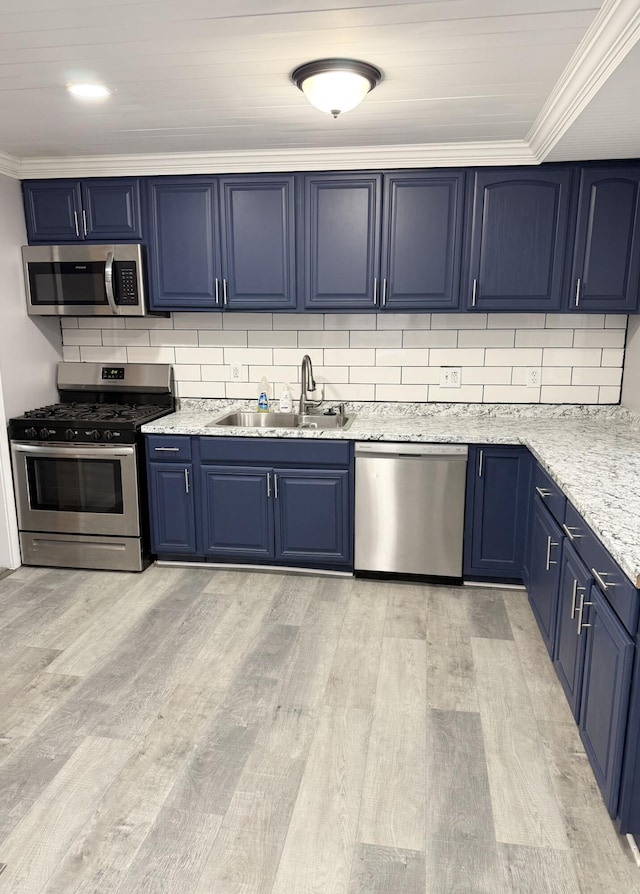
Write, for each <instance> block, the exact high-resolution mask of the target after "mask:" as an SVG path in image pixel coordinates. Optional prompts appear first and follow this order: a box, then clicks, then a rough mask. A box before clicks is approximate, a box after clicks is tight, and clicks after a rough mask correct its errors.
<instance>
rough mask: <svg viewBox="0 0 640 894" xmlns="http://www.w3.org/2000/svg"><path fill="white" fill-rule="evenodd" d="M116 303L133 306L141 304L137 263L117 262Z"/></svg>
mask: <svg viewBox="0 0 640 894" xmlns="http://www.w3.org/2000/svg"><path fill="white" fill-rule="evenodd" d="M113 266H114V273H115V276H116V284H117V285H116V303H117V304H121V305H126V306H132V305H136V304H139V303H140V296H139V294H138V279H137V271H136V263H135V261H116V262H115V264H114V265H113Z"/></svg>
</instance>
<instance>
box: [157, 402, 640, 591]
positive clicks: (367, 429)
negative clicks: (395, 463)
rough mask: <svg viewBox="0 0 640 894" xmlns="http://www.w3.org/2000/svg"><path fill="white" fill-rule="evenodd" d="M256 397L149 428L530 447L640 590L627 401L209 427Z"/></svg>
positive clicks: (359, 412) (637, 429)
mask: <svg viewBox="0 0 640 894" xmlns="http://www.w3.org/2000/svg"><path fill="white" fill-rule="evenodd" d="M253 403H254V402H252V403H251V405H249V404H248V403H244V404H243V403H242V402H240V401H229V400H200V401H187V400H185V401H183V406H182V408H181V409H180V410H178V411H177V412H176V413H172V414H170V415H168V416H163V417H162V418H160V419H157V420H155V421H154V422H150V423H147V424H146V425H144V426H143V428H142V431H143V432H144V433H145V434H174V435H175V434H181V435H207V436H213V437H263V438H264V437H267V438H274V437H275V438H282V437H284V438H292V437H295V438H314V439H317V438H321V439H323V440H336V439H338V440H350V441H424V442H427V441H428V442H435V443H438V442H439V443H444V442H448V443H464V444H522V445H524V446H525V447H528V448H529V450H531V452H532V453H533V454H534V456H535V457H536V459H537V460H538V461H539V462H540V464H541V465H542V466H543V468H544V469H545V470H546V471H547V472H548V473H549V475H550V476H551V477H552V478H553V480H554V481H555V482H556V483H557V484H558V485H559V486H560V487H561V488H562V490H563V491H564V493H565V494H566V496H567V497H568V499H569V500H570V501H571V503H573V505H574V506H575V508H576V509H577V510H578V512H579V513H580V514H581V515H582V517H583V518H584V520H585V521H586V522H587V524H588V525H589V526H590V527H591V528H592V530H593V531H594V532H595V533H596V534H597V536H598V537H599V539H600V540H601V542H602V543H603V544H604V546H605V547H606V548H607V549H608V551H609V552H610V553H611V555H612V556H613V558H614V559H615V560H616V561H617V562H618V564H619V565H620V567H621V568H622V569H623V571H624V572H625V573H626V574H627V575H628V576H629V578H630V579H631V580H632V581H633V583H634V584H635V585H636V586H640V418H639V417H637V416H635V415H634V414H633V413H630V412H628V411H627V410H624V409H621V408H619V407H562V406H540V405H537V406H535V405H531V406H520V405H504V406H487V405H482V404H347V413H349V414H353V413H355V415H356V418H355V421H354V422H353V424H352V426H351V427H350V428H349V429H347V430H346V431H339V430H337V431H317V430H303V431H301V430H299V429H255V428H252V429H245V428H233V427H220V428H217V427H215V426H212V427H208V423H210V422H212V421H213V420H215V419H217V418H219V417H220V416H222V415H224V413H226V412H228V411H229V410H231V409H232V408H237V409H247V408H249V407H251V408H252V409H253Z"/></svg>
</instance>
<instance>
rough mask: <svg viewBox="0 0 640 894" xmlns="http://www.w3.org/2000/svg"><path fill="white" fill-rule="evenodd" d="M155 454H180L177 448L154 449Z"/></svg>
mask: <svg viewBox="0 0 640 894" xmlns="http://www.w3.org/2000/svg"><path fill="white" fill-rule="evenodd" d="M153 449H154V450H155V451H156V453H180V448H179V447H154V448H153Z"/></svg>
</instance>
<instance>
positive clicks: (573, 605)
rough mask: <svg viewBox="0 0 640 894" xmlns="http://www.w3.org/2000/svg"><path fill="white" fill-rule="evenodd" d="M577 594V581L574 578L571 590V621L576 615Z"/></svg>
mask: <svg viewBox="0 0 640 894" xmlns="http://www.w3.org/2000/svg"><path fill="white" fill-rule="evenodd" d="M577 595H578V581H577V580H575V579H574V581H573V592H572V593H571V620H572V621H573V620H574V619H575V616H576V597H577Z"/></svg>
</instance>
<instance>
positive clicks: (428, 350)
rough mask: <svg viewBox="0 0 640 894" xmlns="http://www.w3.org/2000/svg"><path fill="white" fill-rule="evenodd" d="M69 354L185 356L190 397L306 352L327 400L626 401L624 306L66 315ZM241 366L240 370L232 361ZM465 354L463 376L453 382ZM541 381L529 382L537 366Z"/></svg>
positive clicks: (240, 384)
mask: <svg viewBox="0 0 640 894" xmlns="http://www.w3.org/2000/svg"><path fill="white" fill-rule="evenodd" d="M61 323H62V328H61V331H62V337H63V356H64V358H65V359H67V360H75V361H78V360H82V361H98V362H115V363H119V362H123V363H124V362H126V361H127V360H128V361H129V362H164V363H172V364H173V365H174V372H175V377H176V382H177V387H178V391H177V393H178V395H179V396H181V397H228V398H231V399H235V398H250V399H251V398H254V397H255V398H256V399H257V389H258V383H259V380H260V378H262V376H263V375H264V376H266V377H267V379H268V380H269V381H270V382H272V383H273V384H274V386H275V388H276V392H275V393H276V395H277V394H278V393H279V390H280V389H281V387H282V383H283V382H285V381H286V382H289V384H290V385H291V386H292V387H293V388H294V390H295V388H296V386H297V387H298V388H299V385H298V384H297V383H298V381H299V377H300V363H301V360H302V357H303V355H304V354H307V353H308V354H309V355H310V356H311V359H312V361H313V365H314V373H315V376H316V379H317V381H318V382H319V383H320V384H322V385H323V387H324V391H325V399H327V400H363V401H368V400H392V401H393V400H405V401H412V400H418V401H426V400H429V401H443V402H447V403H449V402H466V401H470V402H481V401H484V402H491V403H493V402H503V401H504V402H514V403H523V402H524V403H536V402H538V401H542V402H543V403H546V402H549V403H585V402H586V403H598V402H599V403H618V402H619V400H620V382H621V377H622V365H623V360H624V339H625V335H626V324H627V317H626V316H625V315H620V314H607V315H606V316H605V315H604V314H596V315H587V314H573V313H568V314H561V315H549V316H547V317H545V315H544V314H493V313H492V314H488V315H487V314H413V313H406V314H396V313H389V314H386V313H378V314H366V313H364V314H324V315H323V314H300V315H298V314H280V313H276V314H270V313H269V314H255V313H250V314H245V313H242V314H240V313H236V314H232V313H227V314H221V313H202V314H198V313H189V312H184V313H177V314H173V316H171V317H144V318H141V317H130V318H111V317H105V318H96V317H87V318H84V317H80V318H73V317H68V318H63V319H62V320H61ZM232 363H234V364H239V365H240V367H241V371H240V375H241V378H240V380H239V381H238V380H234V381H231V378H230V364H232ZM442 366H459V367H460V368H461V374H462V387H461V388H441V386H440V380H441V369H440V368H441V367H442ZM530 368H535V369H537V370H538V371H539V372H540V375H541V387H540V388H529V387H528V385H527V381H528V377H529V369H530Z"/></svg>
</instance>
